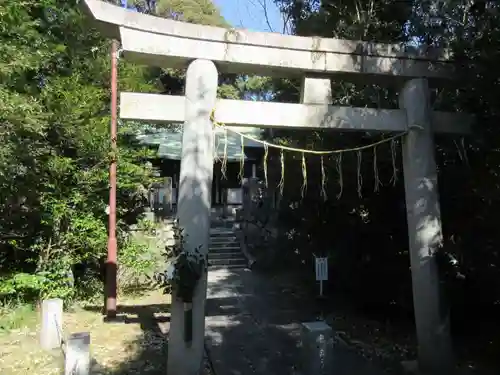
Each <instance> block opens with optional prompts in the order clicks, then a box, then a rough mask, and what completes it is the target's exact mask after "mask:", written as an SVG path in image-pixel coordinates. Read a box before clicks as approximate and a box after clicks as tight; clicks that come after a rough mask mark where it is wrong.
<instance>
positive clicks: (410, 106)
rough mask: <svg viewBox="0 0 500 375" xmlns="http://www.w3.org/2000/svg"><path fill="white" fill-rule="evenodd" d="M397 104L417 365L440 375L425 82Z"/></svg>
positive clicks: (411, 84) (446, 344) (449, 367)
mask: <svg viewBox="0 0 500 375" xmlns="http://www.w3.org/2000/svg"><path fill="white" fill-rule="evenodd" d="M399 99H400V100H399V102H400V107H401V108H402V109H405V110H406V117H407V121H408V134H407V135H406V136H405V137H404V139H403V146H402V147H403V169H404V184H405V192H406V194H405V196H406V213H407V220H408V237H409V242H410V246H409V250H410V264H411V275H412V288H413V305H414V311H415V325H416V330H417V338H418V351H419V353H418V358H419V363H418V365H419V370H420V371H422V373H424V374H432V375H434V374H436V375H437V374H440V375H441V374H442V375H446V374H449V373H451V372H452V371H453V358H452V357H453V356H452V345H451V339H450V328H449V317H448V314H447V313H445V312H444V311H446V309H445V308H443V306H442V304H443V303H444V301H442V299H441V296H440V289H441V287H440V278H439V270H438V265H437V262H436V253H437V252H438V251H440V247H441V246H442V241H443V234H442V228H441V212H440V207H439V194H438V181H437V169H436V161H435V157H434V154H435V148H434V135H433V134H432V121H431V119H432V118H431V108H430V101H429V88H428V83H427V80H426V79H413V80H410V81H408V82H406V84H405V85H404V87H403V89H402V90H401V93H400V98H399Z"/></svg>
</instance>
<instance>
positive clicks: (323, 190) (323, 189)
mask: <svg viewBox="0 0 500 375" xmlns="http://www.w3.org/2000/svg"><path fill="white" fill-rule="evenodd" d="M321 196H322V197H323V200H324V201H326V200H328V195H327V194H326V173H325V163H324V160H323V155H321Z"/></svg>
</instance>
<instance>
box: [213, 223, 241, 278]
mask: <svg viewBox="0 0 500 375" xmlns="http://www.w3.org/2000/svg"><path fill="white" fill-rule="evenodd" d="M208 263H209V270H214V269H220V268H230V269H242V268H246V267H248V261H247V259H246V258H245V256H244V255H243V253H242V252H241V247H240V242H239V240H238V238H237V236H236V233H235V232H234V229H233V228H228V227H214V228H210V247H209V251H208Z"/></svg>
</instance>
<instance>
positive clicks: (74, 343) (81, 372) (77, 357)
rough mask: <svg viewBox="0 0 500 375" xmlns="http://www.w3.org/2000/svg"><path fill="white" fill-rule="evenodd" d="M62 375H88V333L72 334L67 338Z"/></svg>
mask: <svg viewBox="0 0 500 375" xmlns="http://www.w3.org/2000/svg"><path fill="white" fill-rule="evenodd" d="M64 375H90V333H88V332H82V333H73V334H72V335H70V336H69V337H68V340H67V342H66V360H65V363H64Z"/></svg>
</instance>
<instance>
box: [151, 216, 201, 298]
mask: <svg viewBox="0 0 500 375" xmlns="http://www.w3.org/2000/svg"><path fill="white" fill-rule="evenodd" d="M173 231H174V243H173V244H172V245H167V246H166V248H165V252H164V253H163V254H162V255H163V257H164V258H165V261H166V262H165V263H166V265H167V267H166V269H165V270H164V271H162V272H158V273H156V274H155V276H154V281H155V285H156V286H158V287H160V288H162V289H163V291H164V293H165V294H170V293H171V292H172V291H173V290H174V291H175V293H176V296H177V298H179V299H180V300H181V301H183V302H185V303H191V302H192V301H193V295H194V290H195V288H196V285H197V284H198V282H199V281H200V279H201V277H202V275H203V273H204V272H206V271H207V267H208V256H207V254H203V253H201V251H200V247H197V248H195V249H194V250H193V251H189V252H188V251H186V250H185V249H184V247H185V238H184V235H183V233H182V229H181V228H180V227H179V225H178V223H177V222H175V223H174V226H173Z"/></svg>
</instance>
